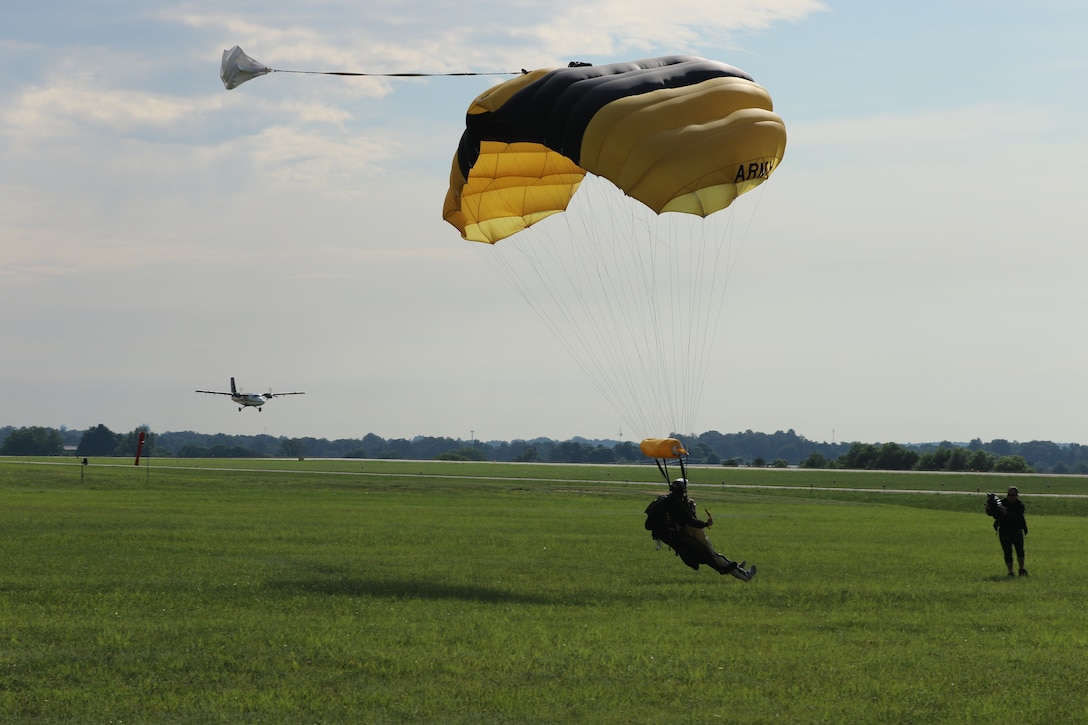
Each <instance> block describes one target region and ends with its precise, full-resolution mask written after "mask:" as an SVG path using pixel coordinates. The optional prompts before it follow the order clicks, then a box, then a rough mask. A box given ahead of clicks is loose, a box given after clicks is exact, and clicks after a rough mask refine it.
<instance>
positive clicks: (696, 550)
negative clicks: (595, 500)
mask: <svg viewBox="0 0 1088 725" xmlns="http://www.w3.org/2000/svg"><path fill="white" fill-rule="evenodd" d="M646 516H647V519H646V528H647V529H650V531H651V533H652V534H653V537H654V538H655V539H657V540H658V541H664V542H665V543H666V544H668V545H669V547H670V548H672V550H673V551H675V552H676V555H677V556H679V557H680V559H681V560H682V561H683V562H684V563H685V564H687V565H688V566H690V567H691V568H692V569H695V570H696V571H698V569H699V565H700V564H706V565H707V566H709V567H711V568H712V569H714V570H715V571H717V572H718V573H719V574H732V575H733V576H734V577H736V578H737V579H740V580H741V581H751V580H752V577H754V576H755V575H756V566H755V564H753V565H752V566H751V567H750V568H747V569H746V568H745V564H746V563H747V562H743V561H742V562H740V563H739V564H738V563H737V562H735V561H731V560H730V559H728V558H727V557H725V556H723V555H722V554H719V553H718V552H717V551H716V550H715V549H714V546H713V545H712V544H711V543H710V540H709V539H707V537H706V531H705V529H707V528H709V527H711V526H713V525H714V517H713V516H711V515H710V512H709V511H708V512H707V520H706V521H701V520H700V519H699V516H698V510H697V509H696V507H695V501H694V500H692V499H689V498H688V482H687V479H685V478H678V479H676V480H675V481H673V482H672V483H670V484H669V493H668V494H667V495H664V496H659V497H658V498H657V500H656V501H654V502H653V503H652V504H650V506H649V507H647V509H646Z"/></svg>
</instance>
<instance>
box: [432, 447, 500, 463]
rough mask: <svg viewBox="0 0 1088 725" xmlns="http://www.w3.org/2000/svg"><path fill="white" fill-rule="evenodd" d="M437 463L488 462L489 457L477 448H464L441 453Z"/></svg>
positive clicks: (436, 458)
mask: <svg viewBox="0 0 1088 725" xmlns="http://www.w3.org/2000/svg"><path fill="white" fill-rule="evenodd" d="M434 460H436V461H486V460H487V455H486V454H485V453H484V452H483V451H482V450H480V449H479V448H477V447H476V446H463V447H461V448H457V449H455V450H452V451H446V452H445V453H439V454H438V455H437V456H435V457H434Z"/></svg>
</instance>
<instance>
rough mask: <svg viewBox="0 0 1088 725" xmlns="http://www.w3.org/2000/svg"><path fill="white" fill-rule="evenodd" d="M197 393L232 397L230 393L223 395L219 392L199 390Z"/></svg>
mask: <svg viewBox="0 0 1088 725" xmlns="http://www.w3.org/2000/svg"><path fill="white" fill-rule="evenodd" d="M194 392H197V393H207V394H208V395H230V393H222V392H220V391H218V390H197V391H194Z"/></svg>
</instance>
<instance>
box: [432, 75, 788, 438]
mask: <svg viewBox="0 0 1088 725" xmlns="http://www.w3.org/2000/svg"><path fill="white" fill-rule="evenodd" d="M785 147H786V129H785V125H784V124H783V122H782V119H781V118H780V117H779V116H778V115H777V114H775V112H774V108H773V105H772V103H771V98H770V95H769V94H768V93H767V91H766V90H765V89H764V88H763V87H761V86H760V85H758V84H757V83H755V81H754V80H753V79H752V78H751V77H750V76H748V75H747V74H746V73H744V72H743V71H740V70H738V69H737V68H734V67H732V66H729V65H726V64H724V63H720V62H716V61H711V60H705V59H702V58H696V57H691V56H668V57H663V58H651V59H647V60H639V61H634V62H629V63H614V64H610V65H603V66H587V65H584V64H581V65H575V64H572V66H571V67H568V68H559V69H544V70H536V71H531V72H525V73H524V74H522V75H521V76H518V77H515V78H514V79H512V80H509V81H506V82H504V83H500V84H498V85H496V86H494V87H492V88H491V89H490V90H488V91H486V92H485V93H483V94H481V95H479V96H478V97H477V98H476V99H475V100H474V101H473V102H472V103H471V105H470V106H469V109H468V113H467V114H466V118H465V130H464V132H463V134H462V136H461V140H460V143H459V145H458V148H457V151H456V154H455V155H454V158H453V165H452V169H451V172H450V184H449V190H448V192H447V194H446V198H445V202H444V205H443V212H442V213H443V218H444V219H445V220H446V221H447V222H449V223H450V224H452V225H453V226H454V227H456V228H457V230H458V231H459V232H460V233H461V235H462V236H463V237H464V238H465V239H467V240H470V241H474V242H484V243H485V244H480V245H475V246H476V248H477V249H478V250H480V254H481V255H482V256H484V257H486V258H487V259H488V261H489V262H490V263H492V264H494V266H495V267H497V268H498V269H499V271H500V272H501V273H502V274H503V275H504V276H506V277H507V279H508V280H509V281H510V282H511V284H513V286H514V287H515V288H516V289H517V290H518V291H519V292H520V293H521V295H522V296H523V297H524V298H525V299H526V301H528V302H529V304H530V306H531V307H533V309H534V310H535V311H536V312H537V313H538V314H539V315H540V317H541V319H542V320H543V321H544V323H545V324H546V325H547V327H548V328H549V329H550V330H551V331H552V332H553V333H554V334H555V335H556V337H557V338H559V340H560V342H562V344H563V346H564V347H565V348H566V350H567V351H568V352H569V353H570V354H571V356H572V357H573V358H574V360H575V361H576V362H577V363H578V364H579V366H580V367H581V368H582V369H583V371H584V372H585V373H586V374H587V375H588V377H589V378H590V380H592V382H593V383H594V385H596V387H597V388H598V390H600V391H601V393H602V394H603V395H604V397H605V398H606V399H607V400H608V402H609V403H610V404H611V405H612V407H613V408H614V409H615V410H616V411H617V412H618V413H619V416H620V422H621V423H622V424H623V427H625V428H627V429H628V430H629V431H630V433H632V434H635V435H641V436H649V435H653V434H655V433H656V434H658V435H659V434H660V433H661V432H663V431H668V432H670V433H676V434H679V433H683V434H689V433H692V432H693V431H694V427H693V426H694V423H695V415H696V412H697V410H698V408H699V405H700V403H701V402H702V400H703V388H704V385H705V381H706V380H707V377H708V375H709V374H710V372H711V371H714V372H716V373H718V374H719V375H720V374H721V373H722V370H723V368H722V367H721V366H719V365H718V364H717V363H716V362H714V361H713V359H712V355H711V352H712V350H713V347H714V343H715V340H716V339H717V338H718V336H719V326H720V324H719V323H720V320H721V317H722V309H723V304H722V301H723V299H724V286H725V284H726V281H727V280H728V279H729V277H730V275H731V273H732V264H733V262H734V260H735V259H736V256H737V254H738V253H739V247H740V246H742V245H743V240H744V235H745V234H746V232H747V227H746V226H745V225H743V224H740V225H737V224H734V218H735V217H736V213H735V212H734V210H735V209H736V207H737V205H736V204H734V203H733V202H734V201H735V200H736V199H737V197H738V196H740V195H742V194H744V193H745V192H748V191H751V190H752V189H754V188H755V187H757V186H759V185H760V184H761V183H763V182H764V181H766V180H767V178H768V177H769V176H770V175H771V174H772V173H773V172H774V171H775V170H776V169H777V168H778V165H779V163H780V162H781V160H782V156H783V154H784V152H785ZM633 200H637V202H641V203H636V202H635V201H633ZM568 205H569V207H570V211H569V212H568V211H566V210H567V209H568ZM731 205H732V207H731ZM746 206H747V205H746ZM727 207H730V208H729V209H728V213H725V214H715V213H714V212H719V211H722V210H726V209H727ZM559 212H566V213H559ZM666 212H682V213H674V214H669V213H666ZM548 217H551V218H550V219H548V220H547V222H546V223H538V222H541V221H542V220H544V219H546V218H548ZM738 226H741V227H744V229H743V230H742V231H741V232H740V234H739V236H740V241H739V242H738V241H737V240H736V236H737V235H736V233H735V229H736V228H737V227H738ZM501 240H505V241H501ZM496 242H500V243H498V244H496Z"/></svg>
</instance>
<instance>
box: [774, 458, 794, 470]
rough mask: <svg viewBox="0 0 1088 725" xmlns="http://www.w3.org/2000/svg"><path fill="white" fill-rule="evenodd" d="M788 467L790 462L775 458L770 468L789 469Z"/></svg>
mask: <svg viewBox="0 0 1088 725" xmlns="http://www.w3.org/2000/svg"><path fill="white" fill-rule="evenodd" d="M789 467H790V462H789V461H787V460H786V459H785V458H776V459H775V460H774V461H773V462H772V463H771V468H789Z"/></svg>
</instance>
